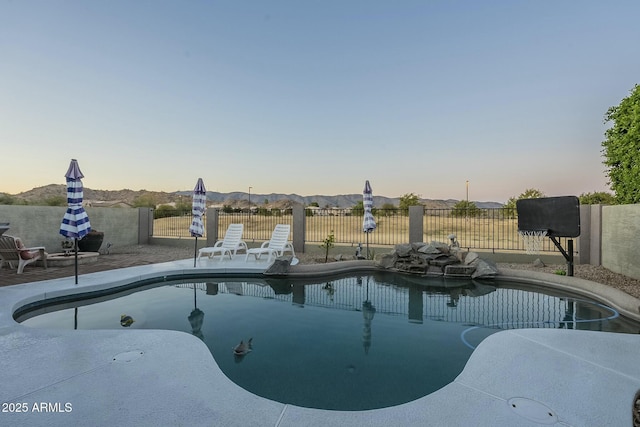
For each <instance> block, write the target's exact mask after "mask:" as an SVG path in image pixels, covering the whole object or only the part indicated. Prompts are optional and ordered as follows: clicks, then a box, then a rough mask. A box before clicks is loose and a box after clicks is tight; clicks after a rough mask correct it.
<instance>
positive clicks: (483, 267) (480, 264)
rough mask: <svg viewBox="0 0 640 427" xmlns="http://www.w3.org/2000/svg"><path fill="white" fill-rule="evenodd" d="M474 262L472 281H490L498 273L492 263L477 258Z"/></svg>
mask: <svg viewBox="0 0 640 427" xmlns="http://www.w3.org/2000/svg"><path fill="white" fill-rule="evenodd" d="M476 262H477V264H476V271H474V272H473V274H472V275H471V278H472V279H492V278H494V277H496V275H498V274H499V273H500V272H499V271H498V267H497V266H496V265H495V264H494V263H493V262H489V261H486V260H484V259H481V258H478V259H477V261H476Z"/></svg>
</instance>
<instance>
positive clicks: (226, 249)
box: [198, 224, 247, 262]
mask: <svg viewBox="0 0 640 427" xmlns="http://www.w3.org/2000/svg"><path fill="white" fill-rule="evenodd" d="M243 231H244V225H242V224H229V227H228V228H227V232H226V233H224V239H222V240H218V241H217V242H216V243H215V245H213V246H210V247H206V248H202V249H200V250H199V251H198V260H200V257H202V256H204V255H206V256H208V257H209V258H213V257H214V256H215V255H216V254H220V262H222V260H223V259H224V256H225V255H229V259H233V257H234V256H236V252H237V251H238V250H239V249H244V250H245V252H246V251H247V244H246V243H245V242H244V241H243V240H242V232H243Z"/></svg>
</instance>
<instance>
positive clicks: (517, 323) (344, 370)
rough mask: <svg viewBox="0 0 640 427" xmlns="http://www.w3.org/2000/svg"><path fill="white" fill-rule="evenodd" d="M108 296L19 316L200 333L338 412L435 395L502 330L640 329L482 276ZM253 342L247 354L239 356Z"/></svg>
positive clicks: (168, 287)
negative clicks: (478, 278)
mask: <svg viewBox="0 0 640 427" xmlns="http://www.w3.org/2000/svg"><path fill="white" fill-rule="evenodd" d="M109 298H113V299H106V298H105V297H102V298H101V301H100V302H92V301H81V302H75V303H73V304H71V305H70V304H69V303H68V304H66V307H67V308H65V309H62V310H59V311H54V312H50V313H46V314H41V315H34V313H31V314H25V315H23V316H22V319H17V320H19V321H23V323H24V324H25V325H27V326H30V327H38V328H49V329H51V328H69V329H73V328H76V329H116V328H118V329H123V328H130V329H140V328H142V329H168V330H178V331H184V332H187V333H191V334H193V335H195V336H197V337H198V338H200V339H201V340H202V341H204V343H205V344H206V345H207V346H208V347H209V349H210V350H211V353H212V354H213V356H214V358H215V360H216V363H217V364H218V365H219V366H220V368H221V369H222V371H223V372H224V373H225V375H227V376H228V377H229V378H230V379H231V380H232V381H234V382H235V383H236V384H238V385H239V386H241V387H243V388H245V389H246V390H248V391H250V392H252V393H255V394H257V395H259V396H262V397H265V398H268V399H272V400H276V401H278V402H283V403H289V404H293V405H298V406H303V407H312V408H322V409H335V410H365V409H374V408H382V407H387V406H393V405H398V404H401V403H405V402H409V401H412V400H414V399H417V398H420V397H422V396H425V395H427V394H429V393H432V392H434V391H436V390H438V389H440V388H442V387H444V386H445V385H447V384H448V383H450V382H452V381H453V380H454V379H455V377H456V376H457V375H458V374H460V372H461V371H462V369H463V368H464V365H465V363H466V362H467V360H468V359H469V357H470V355H471V353H472V352H473V349H474V348H475V347H476V346H477V345H478V344H479V343H480V342H481V341H482V340H483V339H484V338H486V337H487V336H489V335H490V334H492V333H495V332H497V331H499V330H504V329H511V328H525V327H549V328H576V329H592V330H604V331H616V332H627V333H637V332H638V325H637V324H633V323H630V322H629V321H626V320H624V319H621V318H619V317H618V316H617V313H616V312H615V310H613V309H611V308H608V307H605V306H603V305H601V304H598V303H596V302H593V301H585V300H583V299H581V298H575V297H571V296H568V295H548V294H545V293H542V291H539V290H538V291H531V290H526V289H523V288H522V285H518V284H515V283H514V284H511V285H508V284H503V283H500V285H499V286H498V285H496V284H494V283H491V282H486V281H485V282H471V281H452V280H449V279H447V280H444V279H425V278H417V277H409V278H407V277H404V276H390V275H367V276H349V277H341V278H336V279H334V280H330V281H316V282H306V283H305V282H297V281H292V280H283V279H276V280H270V279H267V280H265V279H262V278H261V279H256V278H246V279H241V278H233V279H229V278H221V277H217V278H216V277H211V278H207V279H198V281H197V282H194V281H193V279H191V281H170V282H166V281H165V282H162V283H158V284H153V285H148V286H145V289H144V290H140V291H139V292H134V293H131V291H128V292H127V295H124V296H118V295H114V296H112V297H109ZM105 299H106V300H105ZM50 310H51V308H47V311H50ZM31 316H32V317H31ZM123 316H129V318H130V319H128V318H126V317H125V318H123ZM123 319H124V320H123ZM121 320H123V321H122V323H121ZM126 320H128V322H127V321H126ZM131 320H132V321H133V322H132V323H131ZM250 338H251V351H250V352H248V353H247V354H245V355H244V356H237V355H234V351H233V349H234V347H236V346H237V345H238V344H239V343H240V341H243V342H245V343H246V342H247V341H248V340H249V339H250ZM186 357H188V355H186Z"/></svg>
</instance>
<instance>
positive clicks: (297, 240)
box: [291, 205, 307, 254]
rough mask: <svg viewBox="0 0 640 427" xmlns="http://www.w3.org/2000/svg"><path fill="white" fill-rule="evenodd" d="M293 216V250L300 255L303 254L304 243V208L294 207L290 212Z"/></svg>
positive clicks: (305, 218) (300, 206)
mask: <svg viewBox="0 0 640 427" xmlns="http://www.w3.org/2000/svg"><path fill="white" fill-rule="evenodd" d="M291 211H292V214H293V249H294V250H295V251H296V252H299V253H301V254H303V253H304V241H305V239H306V237H307V236H306V234H305V230H306V220H307V217H306V216H305V214H304V206H302V205H295V206H294V207H293V209H292V210H291Z"/></svg>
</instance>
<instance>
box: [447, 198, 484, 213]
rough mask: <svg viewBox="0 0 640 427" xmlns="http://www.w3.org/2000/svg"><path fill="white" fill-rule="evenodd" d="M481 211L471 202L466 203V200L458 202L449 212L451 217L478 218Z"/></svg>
mask: <svg viewBox="0 0 640 427" xmlns="http://www.w3.org/2000/svg"><path fill="white" fill-rule="evenodd" d="M481 212H482V211H481V210H480V208H478V207H477V206H476V204H475V203H473V202H468V201H466V200H460V201H459V202H458V203H456V204H455V205H454V206H453V210H452V211H451V216H458V217H465V216H468V217H476V216H480V213H481Z"/></svg>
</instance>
